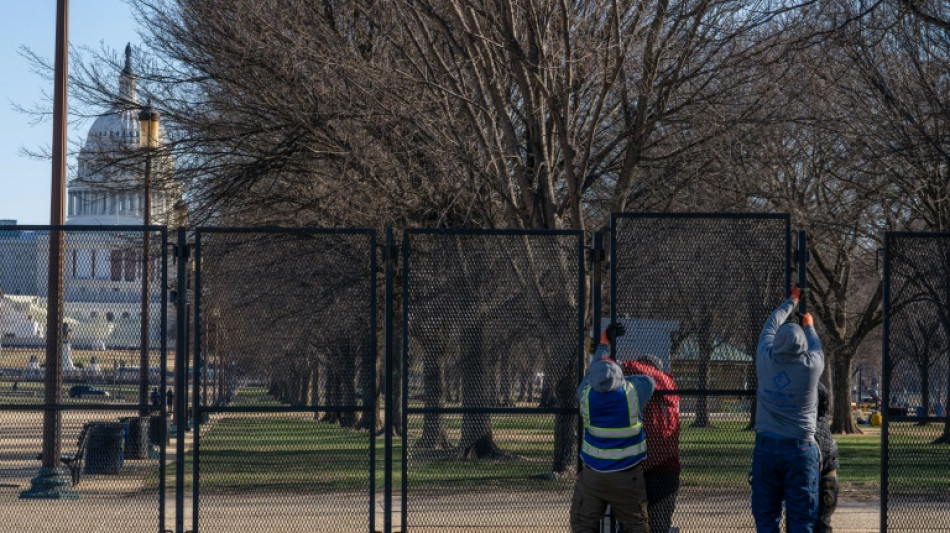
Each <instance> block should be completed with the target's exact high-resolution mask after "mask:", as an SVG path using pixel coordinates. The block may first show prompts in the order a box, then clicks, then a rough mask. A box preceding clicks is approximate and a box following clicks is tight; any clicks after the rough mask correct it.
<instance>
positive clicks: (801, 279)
mask: <svg viewBox="0 0 950 533" xmlns="http://www.w3.org/2000/svg"><path fill="white" fill-rule="evenodd" d="M808 259H809V257H808V235H807V234H806V233H805V231H804V230H798V244H797V246H796V247H795V261H796V262H797V263H798V288H800V289H801V290H802V298H801V300H799V302H798V311H799V312H800V313H802V314H805V313H807V312H808V302H807V299H808V293H807V292H806V291H805V289H807V288H808V270H807V269H808Z"/></svg>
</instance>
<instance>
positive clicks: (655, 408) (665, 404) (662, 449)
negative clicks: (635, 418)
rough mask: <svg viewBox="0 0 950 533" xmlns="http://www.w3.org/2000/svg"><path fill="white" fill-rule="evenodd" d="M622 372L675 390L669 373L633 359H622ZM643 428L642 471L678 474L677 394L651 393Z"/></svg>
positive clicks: (678, 430) (659, 386) (678, 420)
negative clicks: (644, 457) (649, 378)
mask: <svg viewBox="0 0 950 533" xmlns="http://www.w3.org/2000/svg"><path fill="white" fill-rule="evenodd" d="M623 373H624V374H625V375H628V376H629V375H632V374H641V375H645V376H650V377H651V378H653V381H655V382H656V391H657V392H660V391H675V390H677V389H676V383H674V382H673V376H671V375H669V374H667V373H666V372H662V371H660V370H657V369H656V368H653V365H650V364H647V363H640V362H637V361H624V362H623ZM643 429H644V430H645V431H646V432H647V458H646V460H644V461H643V470H644V471H653V472H658V473H659V472H665V473H671V474H679V472H680V450H679V449H680V397H679V395H675V394H655V393H654V394H653V397H652V398H650V401H649V403H647V406H646V409H644V411H643Z"/></svg>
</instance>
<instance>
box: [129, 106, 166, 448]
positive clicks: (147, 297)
mask: <svg viewBox="0 0 950 533" xmlns="http://www.w3.org/2000/svg"><path fill="white" fill-rule="evenodd" d="M160 120H161V115H159V113H158V111H156V110H155V108H153V107H152V105H151V104H148V105H146V106H145V107H143V108H142V111H141V112H140V113H139V128H140V131H139V147H140V148H141V149H142V150H144V152H145V176H144V179H143V180H142V181H143V187H142V188H143V191H142V194H143V198H142V225H143V226H149V225H151V223H152V153H153V152H154V151H155V149H156V148H157V147H158V143H159V121H160ZM142 234H143V237H142V313H141V314H142V327H141V336H140V342H139V344H140V348H139V417H140V418H139V421H138V425H139V426H138V427H139V431H141V432H143V433H147V431H146V429H145V428H147V427H148V418H147V417H148V415H149V407H148V398H149V396H148V385H149V380H148V370H149V354H150V351H151V350H149V347H150V344H151V343H150V337H151V335H150V333H151V331H150V329H151V316H150V314H151V313H150V310H151V304H152V302H151V300H152V297H151V274H152V243H151V235H149V230H148V229H145V230H143V233H142ZM140 435H141V434H140ZM143 442H145V443H147V440H146V439H145V438H144V436H141V437H140V439H139V440H138V443H139V444H141V443H143ZM141 448H143V446H139V447H137V448H136V449H135V450H134V451H133V453H132V455H133V456H140V457H144V456H145V455H146V454H147V449H148V445H147V444H146V445H145V446H144V449H141Z"/></svg>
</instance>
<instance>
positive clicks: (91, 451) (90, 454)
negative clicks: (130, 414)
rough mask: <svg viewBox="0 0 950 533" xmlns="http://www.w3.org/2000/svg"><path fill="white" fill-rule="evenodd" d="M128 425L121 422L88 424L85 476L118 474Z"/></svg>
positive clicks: (123, 454)
mask: <svg viewBox="0 0 950 533" xmlns="http://www.w3.org/2000/svg"><path fill="white" fill-rule="evenodd" d="M128 431H129V426H128V424H124V423H122V422H90V423H89V429H88V430H87V432H88V434H87V436H86V439H87V442H86V466H85V468H84V469H83V473H85V474H118V473H119V472H121V471H122V465H123V461H124V459H125V453H124V447H125V437H126V434H127V433H128Z"/></svg>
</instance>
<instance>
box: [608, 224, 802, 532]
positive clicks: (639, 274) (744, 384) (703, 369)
mask: <svg viewBox="0 0 950 533" xmlns="http://www.w3.org/2000/svg"><path fill="white" fill-rule="evenodd" d="M611 227H612V236H613V241H612V246H611V250H612V252H611V259H610V267H611V269H610V273H611V279H610V294H611V297H610V305H611V309H612V316H613V317H614V320H616V321H618V322H620V323H623V324H624V325H625V327H626V330H627V334H626V335H625V336H624V337H621V338H620V340H619V341H618V342H617V346H616V357H617V360H618V361H620V362H621V363H623V362H624V361H628V360H634V359H637V358H639V357H640V356H642V355H645V354H649V355H653V356H655V357H656V358H658V360H659V363H660V366H662V367H663V368H662V370H663V371H664V372H667V373H670V374H671V375H672V376H673V378H674V380H675V386H676V388H677V392H675V393H672V392H669V391H658V392H657V394H658V395H664V394H666V395H675V396H678V398H679V422H680V431H679V435H678V439H679V442H678V454H679V463H680V470H681V472H680V474H679V494H678V497H677V502H676V506H675V513H674V514H673V518H672V522H673V525H674V526H678V527H680V528H681V529H682V530H684V531H736V530H752V529H754V523H753V520H752V514H751V511H750V507H749V501H750V494H751V493H750V489H749V484H748V480H747V474H748V472H749V470H750V468H751V464H752V447H753V444H754V432H752V431H751V428H752V426H753V424H754V420H753V416H754V412H755V411H754V407H753V401H754V398H755V389H756V377H755V364H754V361H755V349H756V343H757V341H758V337H759V334H760V332H761V330H762V325H763V323H764V321H765V319H766V317H768V315H769V314H770V313H771V312H772V310H773V309H774V308H775V307H777V306H778V305H779V304H780V303H781V302H782V301H783V300H784V298H785V295H786V294H787V292H786V291H787V288H788V285H789V270H790V259H791V256H790V229H789V219H788V217H787V216H785V215H775V216H772V215H659V214H643V215H640V214H616V215H614V216H613V217H612V221H611ZM649 454H650V452H649V448H648V450H647V455H648V457H649ZM666 470H667V471H668V473H672V472H674V471H675V470H677V469H676V468H673V467H670V468H667V469H666ZM646 475H647V477H648V481H649V479H650V477H651V471H650V470H649V469H647V471H646ZM648 485H649V483H648Z"/></svg>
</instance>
